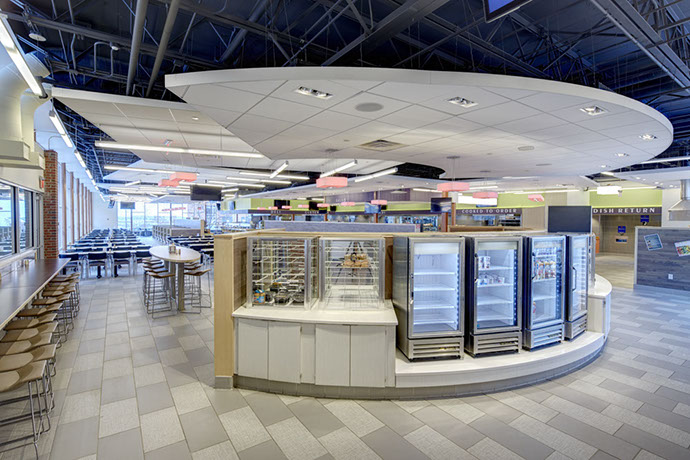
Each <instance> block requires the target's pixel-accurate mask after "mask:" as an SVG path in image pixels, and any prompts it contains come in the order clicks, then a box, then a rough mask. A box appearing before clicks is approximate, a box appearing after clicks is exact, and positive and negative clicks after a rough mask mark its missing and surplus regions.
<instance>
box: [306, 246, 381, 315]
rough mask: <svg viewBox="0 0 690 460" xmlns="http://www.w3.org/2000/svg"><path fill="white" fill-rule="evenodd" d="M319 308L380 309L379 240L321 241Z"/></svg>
mask: <svg viewBox="0 0 690 460" xmlns="http://www.w3.org/2000/svg"><path fill="white" fill-rule="evenodd" d="M320 245H321V257H320V263H321V267H320V275H321V293H320V300H321V306H322V307H323V308H324V309H333V310H375V309H379V308H382V306H383V298H384V287H385V266H384V263H385V240H384V239H383V238H357V239H350V238H321V239H320Z"/></svg>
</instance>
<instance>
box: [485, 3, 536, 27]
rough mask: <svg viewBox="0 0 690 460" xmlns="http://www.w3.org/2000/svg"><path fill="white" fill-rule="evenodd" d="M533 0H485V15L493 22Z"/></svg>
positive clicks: (488, 20)
mask: <svg viewBox="0 0 690 460" xmlns="http://www.w3.org/2000/svg"><path fill="white" fill-rule="evenodd" d="M531 1H532V0H484V17H485V18H486V22H491V21H493V20H495V19H498V18H500V17H501V16H504V15H506V14H508V13H511V12H513V11H515V10H517V9H518V8H520V7H521V6H522V5H524V4H525V3H529V2H531Z"/></svg>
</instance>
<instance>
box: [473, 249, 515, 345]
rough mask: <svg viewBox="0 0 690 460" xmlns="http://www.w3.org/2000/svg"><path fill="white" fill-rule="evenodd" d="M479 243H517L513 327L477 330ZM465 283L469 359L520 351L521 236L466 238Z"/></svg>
mask: <svg viewBox="0 0 690 460" xmlns="http://www.w3.org/2000/svg"><path fill="white" fill-rule="evenodd" d="M483 242H496V243H510V242H514V243H517V246H516V248H515V251H516V252H515V256H516V258H517V261H516V266H515V271H516V273H515V276H516V279H515V309H516V311H515V315H516V317H515V323H516V324H515V325H513V326H500V327H493V328H487V329H478V328H477V292H478V279H479V257H478V256H477V251H478V250H479V249H478V248H479V244H480V243H483ZM465 247H466V255H467V261H466V270H467V275H466V278H465V279H466V282H465V285H466V286H467V295H466V299H467V313H466V318H467V333H466V334H465V351H466V352H467V353H468V354H470V355H471V356H476V355H480V354H489V353H508V352H512V353H516V352H519V351H520V349H521V348H522V271H523V266H522V264H523V262H522V257H523V253H522V251H523V250H522V237H521V236H505V237H500V236H472V237H466V243H465Z"/></svg>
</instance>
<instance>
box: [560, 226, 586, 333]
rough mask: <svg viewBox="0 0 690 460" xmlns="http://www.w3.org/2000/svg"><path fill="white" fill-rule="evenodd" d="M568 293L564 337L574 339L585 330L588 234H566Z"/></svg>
mask: <svg viewBox="0 0 690 460" xmlns="http://www.w3.org/2000/svg"><path fill="white" fill-rule="evenodd" d="M566 238H567V240H566V241H567V268H568V278H567V280H568V291H567V292H568V295H567V296H566V297H567V301H566V322H565V338H566V339H574V338H575V337H577V336H578V335H580V334H581V333H583V332H584V331H585V330H587V297H588V291H589V290H588V288H589V267H590V260H589V235H587V234H580V235H567V236H566Z"/></svg>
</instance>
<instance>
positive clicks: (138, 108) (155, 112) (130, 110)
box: [116, 104, 175, 123]
mask: <svg viewBox="0 0 690 460" xmlns="http://www.w3.org/2000/svg"><path fill="white" fill-rule="evenodd" d="M116 106H117V108H118V109H120V111H121V112H122V113H123V114H125V116H126V117H127V118H138V119H141V118H146V119H153V120H160V121H165V122H167V123H171V122H174V121H175V119H174V118H173V116H172V113H170V109H163V108H160V107H147V106H145V105H136V104H116Z"/></svg>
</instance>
